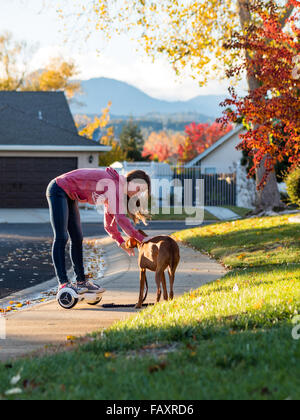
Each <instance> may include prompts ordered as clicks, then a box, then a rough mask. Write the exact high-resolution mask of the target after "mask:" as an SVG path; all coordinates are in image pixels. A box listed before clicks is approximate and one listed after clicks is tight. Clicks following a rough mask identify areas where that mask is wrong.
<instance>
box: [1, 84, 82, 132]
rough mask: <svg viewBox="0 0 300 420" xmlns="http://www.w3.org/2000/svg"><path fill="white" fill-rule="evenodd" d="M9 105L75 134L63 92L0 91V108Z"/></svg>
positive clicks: (74, 127)
mask: <svg viewBox="0 0 300 420" xmlns="http://www.w3.org/2000/svg"><path fill="white" fill-rule="evenodd" d="M5 105H9V106H11V107H13V108H15V109H18V110H20V111H23V112H26V113H27V114H28V115H30V116H31V118H36V117H39V116H40V117H41V118H43V120H45V121H48V122H49V123H52V124H54V125H56V126H57V127H61V128H65V129H67V130H70V131H72V132H74V133H77V129H76V126H75V122H74V119H73V116H72V114H71V111H70V107H69V104H68V102H67V100H66V97H65V94H64V93H63V92H15V91H0V108H2V107H3V106H5Z"/></svg>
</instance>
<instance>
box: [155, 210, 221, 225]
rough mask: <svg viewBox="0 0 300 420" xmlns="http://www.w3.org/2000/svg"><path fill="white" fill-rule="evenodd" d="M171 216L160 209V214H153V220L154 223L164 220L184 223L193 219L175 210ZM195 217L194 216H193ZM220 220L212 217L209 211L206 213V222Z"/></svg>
mask: <svg viewBox="0 0 300 420" xmlns="http://www.w3.org/2000/svg"><path fill="white" fill-rule="evenodd" d="M170 210H171V211H170V214H164V213H163V209H162V208H160V209H159V214H153V215H152V220H154V221H162V220H167V221H168V220H171V221H175V220H180V221H184V220H186V218H188V217H191V216H190V215H187V214H185V213H183V214H176V211H175V210H174V208H171V209H170ZM192 216H193V215H192ZM218 220H219V219H218V218H217V217H216V216H214V215H212V214H211V213H209V212H208V211H207V210H205V211H204V221H205V222H207V221H210V222H211V221H213V222H215V221H218Z"/></svg>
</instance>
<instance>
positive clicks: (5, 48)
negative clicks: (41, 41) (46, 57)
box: [0, 32, 80, 99]
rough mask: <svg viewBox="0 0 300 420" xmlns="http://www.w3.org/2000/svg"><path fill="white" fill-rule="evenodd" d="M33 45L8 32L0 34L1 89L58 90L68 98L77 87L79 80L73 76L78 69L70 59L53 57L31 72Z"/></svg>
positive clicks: (71, 96) (76, 91) (77, 90)
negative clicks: (18, 39)
mask: <svg viewBox="0 0 300 420" xmlns="http://www.w3.org/2000/svg"><path fill="white" fill-rule="evenodd" d="M32 54H33V48H32V47H29V46H28V45H27V44H26V43H25V42H22V41H21V42H20V41H16V40H14V38H13V36H12V34H11V33H9V32H5V33H4V34H2V35H1V36H0V90H14V91H57V90H63V91H64V92H65V93H66V96H67V98H68V99H72V98H73V96H74V95H75V94H76V93H78V92H79V91H80V83H79V82H75V81H73V80H72V78H73V77H74V76H76V74H77V69H76V66H75V64H74V63H73V62H72V61H65V60H64V59H62V58H53V59H51V60H50V62H49V64H48V65H47V66H46V68H45V69H41V70H39V71H36V72H33V73H32V72H30V69H29V62H30V60H31V57H32Z"/></svg>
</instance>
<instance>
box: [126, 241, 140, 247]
mask: <svg viewBox="0 0 300 420" xmlns="http://www.w3.org/2000/svg"><path fill="white" fill-rule="evenodd" d="M137 246H138V242H137V240H136V239H134V238H129V239H128V241H127V242H126V248H127V249H133V248H137Z"/></svg>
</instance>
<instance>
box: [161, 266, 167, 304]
mask: <svg viewBox="0 0 300 420" xmlns="http://www.w3.org/2000/svg"><path fill="white" fill-rule="evenodd" d="M161 279H162V280H161V282H162V286H163V291H164V300H168V289H167V282H166V276H165V272H162V274H161Z"/></svg>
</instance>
